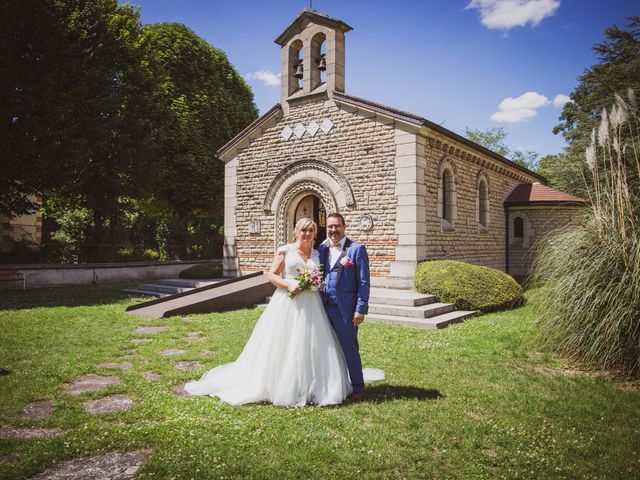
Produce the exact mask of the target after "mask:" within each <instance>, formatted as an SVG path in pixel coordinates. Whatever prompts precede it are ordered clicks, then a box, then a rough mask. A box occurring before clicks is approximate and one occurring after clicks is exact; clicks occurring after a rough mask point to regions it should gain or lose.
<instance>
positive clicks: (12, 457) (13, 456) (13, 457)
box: [0, 453, 20, 465]
mask: <svg viewBox="0 0 640 480" xmlns="http://www.w3.org/2000/svg"><path fill="white" fill-rule="evenodd" d="M18 460H20V454H19V453H7V454H6V455H0V465H4V464H8V463H14V462H17V461H18Z"/></svg>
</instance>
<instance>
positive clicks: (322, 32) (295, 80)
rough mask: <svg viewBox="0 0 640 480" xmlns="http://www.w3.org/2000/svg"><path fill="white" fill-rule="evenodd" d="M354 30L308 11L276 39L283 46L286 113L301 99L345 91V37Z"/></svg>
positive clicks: (282, 97)
mask: <svg viewBox="0 0 640 480" xmlns="http://www.w3.org/2000/svg"><path fill="white" fill-rule="evenodd" d="M350 30H352V28H351V27H350V26H349V25H347V24H346V23H344V22H342V21H340V20H337V19H335V18H331V17H329V16H327V15H324V14H323V13H320V12H317V11H315V10H311V9H309V8H305V9H304V10H302V12H300V15H298V17H297V18H296V19H295V20H294V21H293V22H292V23H291V24H290V25H289V26H288V27H287V28H286V29H285V30H284V32H282V34H280V36H279V37H278V38H276V39H275V43H277V44H278V45H280V47H281V52H282V55H281V58H282V60H281V64H280V74H281V77H280V104H281V105H282V109H283V110H284V112H285V114H287V113H288V112H289V102H292V101H295V100H296V99H298V98H302V97H308V96H312V95H320V94H325V95H327V96H329V97H331V95H332V94H333V92H335V91H338V92H344V58H345V52H344V34H345V33H346V32H348V31H350Z"/></svg>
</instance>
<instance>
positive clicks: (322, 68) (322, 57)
mask: <svg viewBox="0 0 640 480" xmlns="http://www.w3.org/2000/svg"><path fill="white" fill-rule="evenodd" d="M318 70H320V71H321V72H324V71H326V70H327V59H326V55H325V54H324V53H323V54H322V55H320V61H319V62H318Z"/></svg>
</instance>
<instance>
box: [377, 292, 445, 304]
mask: <svg viewBox="0 0 640 480" xmlns="http://www.w3.org/2000/svg"><path fill="white" fill-rule="evenodd" d="M435 301H436V297H435V296H434V295H428V294H424V293H418V292H415V291H411V290H397V289H391V288H372V289H371V291H370V293H369V303H370V304H371V303H375V304H383V305H402V306H406V307H419V306H422V305H427V304H429V303H433V302H435Z"/></svg>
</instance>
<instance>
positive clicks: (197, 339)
mask: <svg viewBox="0 0 640 480" xmlns="http://www.w3.org/2000/svg"><path fill="white" fill-rule="evenodd" d="M206 339H207V337H182V338H181V339H180V340H184V341H185V342H201V341H202V340H206Z"/></svg>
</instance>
